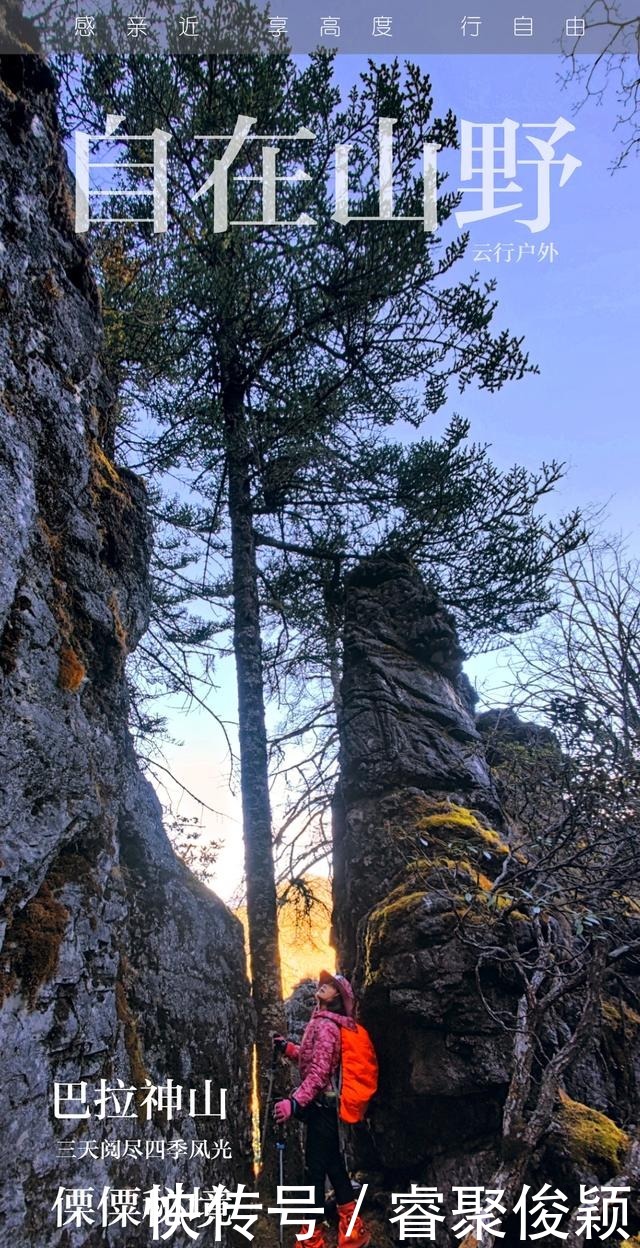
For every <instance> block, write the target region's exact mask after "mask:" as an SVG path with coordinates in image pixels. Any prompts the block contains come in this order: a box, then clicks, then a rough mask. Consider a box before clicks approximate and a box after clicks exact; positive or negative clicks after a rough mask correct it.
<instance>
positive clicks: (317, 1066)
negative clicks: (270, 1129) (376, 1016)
mask: <svg viewBox="0 0 640 1248" xmlns="http://www.w3.org/2000/svg"><path fill="white" fill-rule="evenodd" d="M315 996H316V1001H317V1005H316V1007H315V1009H314V1011H313V1014H312V1015H311V1018H310V1020H309V1022H308V1023H307V1026H306V1028H305V1031H304V1035H303V1037H302V1041H301V1043H300V1044H299V1045H298V1044H293V1043H292V1041H290V1040H286V1039H285V1037H284V1036H276V1037H275V1038H274V1044H275V1045H276V1046H277V1047H278V1048H280V1049H281V1050H282V1052H284V1055H285V1057H288V1058H290V1059H291V1061H294V1062H298V1064H299V1068H300V1077H301V1083H300V1086H299V1087H297V1088H296V1089H295V1091H294V1093H293V1095H292V1096H290V1097H287V1098H286V1099H285V1100H282V1101H276V1104H275V1106H274V1110H273V1116H274V1118H275V1120H276V1122H279V1123H283V1122H287V1120H288V1119H289V1118H291V1117H292V1116H294V1117H299V1118H302V1119H303V1121H304V1122H305V1123H306V1125H307V1138H306V1144H305V1153H304V1160H305V1172H306V1181H307V1183H309V1184H311V1185H312V1186H313V1188H314V1190H315V1200H314V1204H315V1205H317V1206H318V1207H319V1208H321V1209H323V1208H324V1180H325V1175H328V1176H329V1181H330V1183H331V1184H332V1185H333V1190H334V1192H335V1196H336V1203H337V1205H338V1219H339V1223H338V1248H365V1245H366V1244H369V1243H370V1241H371V1235H370V1233H369V1231H368V1230H367V1228H366V1226H365V1224H364V1222H363V1221H362V1218H361V1217H359V1216H358V1217H357V1218H356V1219H355V1222H354V1225H353V1228H352V1231H351V1234H350V1235H349V1237H348V1238H347V1229H348V1227H349V1223H350V1221H351V1218H352V1216H353V1212H354V1209H355V1200H354V1193H353V1188H352V1186H351V1180H350V1179H349V1175H348V1174H347V1168H346V1166H345V1163H344V1158H343V1156H342V1151H341V1148H340V1139H339V1135H338V1100H337V1097H336V1095H335V1092H334V1090H333V1086H332V1080H333V1078H334V1077H337V1072H338V1066H339V1064H340V1049H341V1033H342V1029H343V1028H345V1027H348V1028H349V1029H350V1030H355V1023H354V1022H353V1013H354V1007H355V1001H354V996H353V990H352V988H351V984H350V983H349V981H348V980H347V979H345V978H344V976H343V975H330V974H329V972H328V971H321V972H320V979H319V982H318V990H317V992H316V994H315ZM332 1093H333V1095H332ZM305 1229H308V1227H307V1228H305ZM302 1242H303V1243H304V1244H305V1245H306V1248H326V1240H325V1234H324V1230H323V1227H322V1225H317V1226H316V1229H315V1230H314V1232H313V1235H311V1236H310V1237H309V1239H305V1240H304V1241H302Z"/></svg>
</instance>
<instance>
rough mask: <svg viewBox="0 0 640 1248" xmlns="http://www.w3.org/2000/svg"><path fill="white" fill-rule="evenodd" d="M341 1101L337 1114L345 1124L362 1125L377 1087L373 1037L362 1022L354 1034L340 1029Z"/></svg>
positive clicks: (376, 1066) (348, 1030)
mask: <svg viewBox="0 0 640 1248" xmlns="http://www.w3.org/2000/svg"><path fill="white" fill-rule="evenodd" d="M340 1039H341V1045H342V1047H341V1056H340V1100H339V1103H338V1114H339V1116H340V1118H341V1119H342V1121H343V1122H361V1121H362V1119H363V1118H364V1116H365V1114H366V1112H367V1106H368V1104H369V1101H370V1100H371V1097H372V1096H373V1094H374V1092H376V1091H377V1088H378V1059H377V1057H376V1051H375V1049H374V1047H373V1044H372V1042H371V1036H370V1035H369V1032H368V1031H367V1030H366V1028H365V1027H363V1026H362V1024H361V1023H356V1028H355V1031H351V1030H350V1029H349V1028H348V1027H341V1028H340Z"/></svg>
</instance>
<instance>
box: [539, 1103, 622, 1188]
mask: <svg viewBox="0 0 640 1248" xmlns="http://www.w3.org/2000/svg"><path fill="white" fill-rule="evenodd" d="M559 1101H560V1105H559V1110H558V1115H557V1122H558V1127H559V1130H560V1133H561V1135H562V1136H563V1138H564V1140H565V1142H566V1145H567V1150H568V1152H569V1155H570V1156H571V1158H572V1160H573V1161H575V1162H576V1164H577V1165H578V1166H579V1167H584V1168H585V1169H588V1170H591V1171H593V1172H594V1173H595V1174H596V1175H597V1177H598V1178H602V1179H606V1178H610V1177H611V1175H613V1174H616V1173H617V1172H618V1171H619V1169H620V1167H621V1165H622V1162H623V1160H624V1157H625V1154H626V1152H627V1149H628V1147H629V1136H628V1135H627V1133H626V1132H625V1131H623V1130H622V1128H621V1127H618V1126H617V1125H616V1123H615V1122H613V1121H612V1119H611V1118H608V1117H607V1115H606V1114H603V1113H601V1112H600V1110H598V1109H592V1108H591V1107H590V1106H589V1105H583V1104H582V1102H581V1101H574V1100H572V1099H571V1097H570V1096H568V1095H567V1093H566V1092H560V1094H559Z"/></svg>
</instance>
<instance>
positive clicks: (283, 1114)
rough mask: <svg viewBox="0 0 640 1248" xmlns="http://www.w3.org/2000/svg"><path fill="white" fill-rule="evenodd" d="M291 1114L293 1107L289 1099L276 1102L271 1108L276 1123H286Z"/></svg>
mask: <svg viewBox="0 0 640 1248" xmlns="http://www.w3.org/2000/svg"><path fill="white" fill-rule="evenodd" d="M292 1114H293V1105H292V1103H291V1097H289V1096H288V1097H287V1098H286V1099H285V1100H284V1101H276V1103H275V1105H274V1107H273V1116H274V1118H275V1120H276V1122H288V1121H289V1119H290V1117H291V1115H292Z"/></svg>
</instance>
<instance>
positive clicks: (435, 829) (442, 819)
mask: <svg viewBox="0 0 640 1248" xmlns="http://www.w3.org/2000/svg"><path fill="white" fill-rule="evenodd" d="M437 806H438V808H437V809H436V810H434V811H433V812H432V813H431V814H428V815H421V816H420V818H419V819H418V820H417V822H416V827H417V828H418V830H419V831H420V832H427V833H428V834H429V835H430V836H438V839H439V840H440V839H441V838H442V837H443V834H446V833H449V834H450V835H452V836H455V835H456V834H457V835H458V836H459V835H460V834H462V839H463V841H465V840H466V841H477V842H478V845H479V846H480V847H482V848H483V849H485V850H488V851H489V853H491V854H493V855H496V856H498V857H501V858H504V857H506V855H507V854H508V853H509V846H508V845H507V843H506V841H504V840H503V839H502V837H501V836H500V835H499V834H498V833H497V832H496V831H494V829H493V828H485V827H484V826H483V825H482V824H481V823H480V820H479V819H478V818H477V816H476V815H474V814H472V812H471V811H470V810H468V809H467V807H466V806H456V805H455V804H454V803H452V802H439V803H437ZM438 834H439V835H438Z"/></svg>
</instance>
